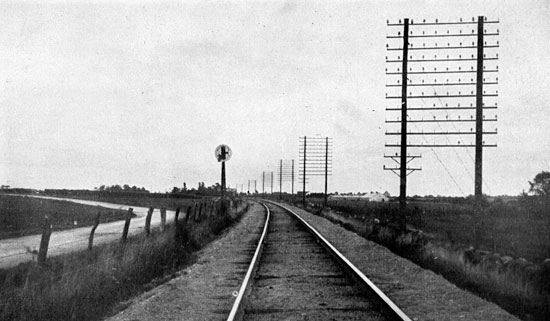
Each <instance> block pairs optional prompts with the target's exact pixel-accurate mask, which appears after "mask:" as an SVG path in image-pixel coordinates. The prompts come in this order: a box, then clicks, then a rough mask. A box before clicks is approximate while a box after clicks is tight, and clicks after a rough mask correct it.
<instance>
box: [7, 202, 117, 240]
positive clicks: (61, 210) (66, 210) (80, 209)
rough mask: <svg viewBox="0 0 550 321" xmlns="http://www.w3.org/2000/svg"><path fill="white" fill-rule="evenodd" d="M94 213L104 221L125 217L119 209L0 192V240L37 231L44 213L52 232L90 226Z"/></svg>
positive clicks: (92, 222)
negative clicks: (99, 214) (98, 214)
mask: <svg viewBox="0 0 550 321" xmlns="http://www.w3.org/2000/svg"><path fill="white" fill-rule="evenodd" d="M97 212H100V213H101V222H103V223H105V222H112V221H117V220H123V219H124V218H125V217H126V211H121V210H111V209H106V208H102V207H98V206H89V205H82V204H76V203H71V202H64V201H55V200H43V199H38V198H32V197H21V196H10V195H2V194H0V239H5V238H13V237H20V236H25V235H32V234H40V233H41V232H42V224H43V222H44V216H46V215H47V216H48V217H49V219H50V222H51V224H52V225H53V230H54V231H59V230H66V229H72V228H75V227H83V226H91V225H93V224H94V219H95V217H96V214H97Z"/></svg>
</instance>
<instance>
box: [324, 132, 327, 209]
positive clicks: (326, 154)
mask: <svg viewBox="0 0 550 321" xmlns="http://www.w3.org/2000/svg"><path fill="white" fill-rule="evenodd" d="M327 191H328V137H326V139H325V202H324V204H325V206H327V203H328V196H327Z"/></svg>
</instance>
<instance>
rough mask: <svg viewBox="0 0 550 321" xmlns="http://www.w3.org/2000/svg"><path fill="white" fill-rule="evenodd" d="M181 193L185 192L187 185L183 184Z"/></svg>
mask: <svg viewBox="0 0 550 321" xmlns="http://www.w3.org/2000/svg"><path fill="white" fill-rule="evenodd" d="M181 191H182V192H187V184H186V183H185V182H183V188H182V189H181Z"/></svg>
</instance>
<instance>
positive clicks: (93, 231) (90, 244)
mask: <svg viewBox="0 0 550 321" xmlns="http://www.w3.org/2000/svg"><path fill="white" fill-rule="evenodd" d="M100 216H101V212H99V211H98V212H97V215H96V216H95V221H94V226H92V231H91V232H90V238H89V239H88V250H90V251H91V250H92V246H93V244H94V233H95V230H96V229H97V227H98V225H99V217H100Z"/></svg>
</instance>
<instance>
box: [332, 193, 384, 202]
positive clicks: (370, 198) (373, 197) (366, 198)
mask: <svg viewBox="0 0 550 321" xmlns="http://www.w3.org/2000/svg"><path fill="white" fill-rule="evenodd" d="M386 193H387V192H386ZM386 193H384V194H381V193H378V192H370V193H365V194H362V195H360V194H358V195H344V194H340V195H331V196H330V197H329V200H334V201H358V202H359V201H363V202H387V201H389V200H390V198H389V196H386V195H385V194H386Z"/></svg>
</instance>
